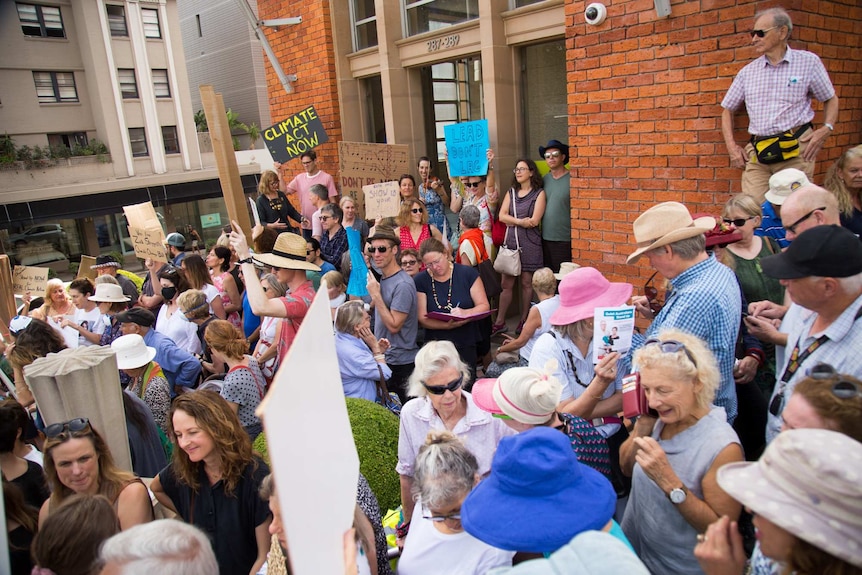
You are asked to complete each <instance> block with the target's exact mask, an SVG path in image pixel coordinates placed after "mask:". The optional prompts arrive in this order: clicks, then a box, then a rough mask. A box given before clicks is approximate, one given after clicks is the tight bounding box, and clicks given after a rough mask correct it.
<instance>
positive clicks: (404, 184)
mask: <svg viewBox="0 0 862 575" xmlns="http://www.w3.org/2000/svg"><path fill="white" fill-rule="evenodd" d="M398 195H399V197H400V198H401V202H402V203H403V202H406V201H408V200H412V199H414V198H415V199H417V200H418V199H420V198H419V196H417V195H416V179H415V178H414V177H413V176H412V175H410V174H401V177H400V178H398Z"/></svg>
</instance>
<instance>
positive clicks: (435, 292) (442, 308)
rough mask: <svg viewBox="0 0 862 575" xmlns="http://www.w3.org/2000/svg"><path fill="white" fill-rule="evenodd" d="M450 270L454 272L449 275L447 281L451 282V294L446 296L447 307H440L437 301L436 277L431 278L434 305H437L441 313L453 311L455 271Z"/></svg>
mask: <svg viewBox="0 0 862 575" xmlns="http://www.w3.org/2000/svg"><path fill="white" fill-rule="evenodd" d="M450 269H451V270H452V273H451V274H450V275H449V279H448V280H447V281H448V282H449V293H448V294H446V305H445V306H442V305H440V301H439V300H438V299H437V288H436V287H435V284H436V283H437V280H435V279H434V276H431V293H432V294H433V295H434V303H435V304H436V305H437V309H439V310H441V311H452V283H453V282H452V276H454V275H455V269H454V268H450ZM440 283H443V282H440Z"/></svg>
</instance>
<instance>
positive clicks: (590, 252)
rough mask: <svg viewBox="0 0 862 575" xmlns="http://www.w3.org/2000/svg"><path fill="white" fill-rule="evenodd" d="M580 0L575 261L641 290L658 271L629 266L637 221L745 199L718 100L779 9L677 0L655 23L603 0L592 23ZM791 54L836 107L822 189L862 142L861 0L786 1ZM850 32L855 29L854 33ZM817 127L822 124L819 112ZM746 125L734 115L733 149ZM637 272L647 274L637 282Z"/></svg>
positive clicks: (572, 113) (571, 21)
mask: <svg viewBox="0 0 862 575" xmlns="http://www.w3.org/2000/svg"><path fill="white" fill-rule="evenodd" d="M588 3H589V2H585V1H583V0H578V1H571V2H567V3H566V46H567V52H568V93H569V98H568V101H569V141H570V144H573V145H575V146H576V147H575V149H574V150H573V152H574V153H573V158H572V162H571V165H572V166H573V168H574V169H573V170H572V175H573V177H572V227H573V232H572V236H573V238H572V247H573V251H574V260H575V261H577V262H578V263H580V264H581V265H591V266H594V267H596V268H598V269H600V270H601V271H602V272H604V273H605V274H607V275H609V276H611V277H613V278H614V279H626V278H627V279H629V280H630V281H633V282H634V283H635V285H642V284H643V279H641V278H644V277H647V275H648V273H651V270H649V272H648V270H647V269H646V267H645V264H641V266H640V267H638V268H636V267H632V266H628V265H626V263H625V259H626V256H627V255H628V254H629V253H631V251H633V248H632V242H633V239H632V236H631V230H632V222H633V221H634V220H635V218H637V216H638V215H639V214H640V213H641V212H643V211H644V210H645V209H647V208H648V207H650V206H652V205H654V204H656V203H658V202H663V201H668V200H675V201H681V202H683V203H685V204H686V205H688V206H689V208H690V209H691V210H692V211H701V212H707V213H711V214H718V213H720V211H721V206H723V205H724V203H725V202H726V200H727V199H728V198H729V196H730V195H731V194H733V193H738V192H739V191H740V174H741V172H740V171H739V170H735V169H732V168H731V167H730V161H729V158H728V156H727V151H726V148H725V146H724V140H723V138H722V135H721V106H720V104H721V100H722V98H723V97H724V94H725V92H726V91H727V88H728V87H729V86H730V83H731V81H732V80H733V77H734V75H735V74H736V72H737V71H738V70H739V69H740V68H741V67H742V66H743V65H745V64H746V63H748V62H749V61H751V59H752V58H753V56H754V52H753V50H752V49H751V48H750V36H749V35H748V31H749V30H751V28H752V26H753V17H754V14H755V12H756V11H757V10H759V9H760V10H762V9H764V8H767V7H770V6H775V5H777V3H776V2H754V1H753V0H699V1H695V0H684V1H683V0H673V2H672V3H671V4H672V15H671V17H670V18H666V19H658V18H657V17H656V12H655V8H654V5H653V1H652V0H617V1H614V0H611V1H609V2H606V5H607V8H608V18H607V20H606V21H605V22H604V23H603V24H602V25H601V26H598V27H594V26H587V25H586V24H585V22H584V15H583V14H584V9H585V7H586V5H587V4H588ZM781 5H783V6H784V7H785V8H787V9H788V11H789V12H790V14H791V17H792V18H793V23H794V30H793V35H792V37H791V46H792V47H795V48H802V49H807V50H811V51H813V52H815V53H817V54H818V55H820V57H821V58H822V59H823V62H824V65H825V66H826V69H827V70H828V71H829V74H830V77H831V78H832V82H833V83H834V84H835V88H836V91H837V93H838V97H839V98H840V103H841V112H840V114H839V121H838V123H837V125H836V129H835V134H834V135H833V136H832V137H831V138H829V140H828V141H827V143H826V149H825V150H824V151H823V152H821V154H820V157H819V160H820V161H819V162H818V164H817V178H816V179H815V181H816V182H817V183H821V182H822V178H823V173H824V172H825V171H826V169H827V168H828V167H829V165H830V164H831V163H832V160H834V159H835V158H836V157H837V156H838V155H840V154H841V152H842V151H843V150H844V149H846V148H848V147H851V146H853V145H856V144H858V143H859V142H860V141H862V49H860V48H862V35H860V34H859V25H860V22H862V6H860V5H859V3H858V1H857V0H833V1H817V0H789V1H785V2H782V3H781ZM854 28H855V30H854ZM816 109H817V112H818V113H817V115H816V116H815V120H814V121H815V122H821V121H822V113H821V112H822V106H820V105H817V107H816ZM747 124H748V122H747V119H746V118H745V115H744V113H742V114H737V116H736V122H735V126H736V128H737V138H736V140H737V141H738V142H742V141H744V140H745V139H746V131H745V128H746V127H747ZM638 276H641V278H639V277H638Z"/></svg>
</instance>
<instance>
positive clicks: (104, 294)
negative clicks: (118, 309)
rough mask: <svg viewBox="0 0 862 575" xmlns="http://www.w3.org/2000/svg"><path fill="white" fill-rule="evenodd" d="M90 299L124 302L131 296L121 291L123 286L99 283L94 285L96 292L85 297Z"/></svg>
mask: <svg viewBox="0 0 862 575" xmlns="http://www.w3.org/2000/svg"><path fill="white" fill-rule="evenodd" d="M87 299H88V300H90V301H98V302H110V303H115V302H126V301H129V300H130V299H131V298H129V296H127V295H126V294H124V293H123V288H121V287H120V286H118V285H115V284H99V285H97V286H96V293H94V294H93V295H91V296H89V297H87Z"/></svg>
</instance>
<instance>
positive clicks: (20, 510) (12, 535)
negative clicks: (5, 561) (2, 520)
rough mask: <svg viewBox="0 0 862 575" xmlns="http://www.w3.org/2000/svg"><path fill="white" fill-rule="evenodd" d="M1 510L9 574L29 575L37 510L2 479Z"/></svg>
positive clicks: (15, 486) (31, 567) (37, 515)
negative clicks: (7, 545)
mask: <svg viewBox="0 0 862 575" xmlns="http://www.w3.org/2000/svg"><path fill="white" fill-rule="evenodd" d="M3 512H4V514H5V515H6V540H7V542H8V544H9V568H10V569H11V571H10V574H11V575H31V570H32V569H33V561H32V559H30V546H31V544H32V542H33V537H34V536H35V535H36V531H37V528H38V520H39V514H38V512H37V510H36V509H35V508H34V507H32V506H31V505H28V504H27V502H26V501H25V500H24V495H23V494H22V493H21V489H20V488H19V487H18V486H17V485H14V484H12V483H10V482H8V481H6V480H5V479H4V480H3Z"/></svg>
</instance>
